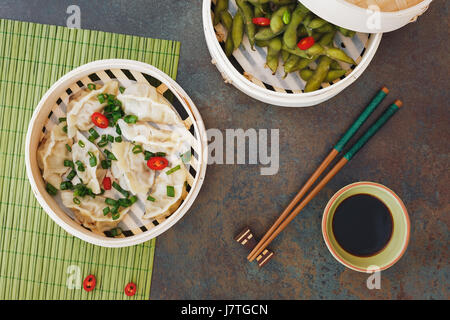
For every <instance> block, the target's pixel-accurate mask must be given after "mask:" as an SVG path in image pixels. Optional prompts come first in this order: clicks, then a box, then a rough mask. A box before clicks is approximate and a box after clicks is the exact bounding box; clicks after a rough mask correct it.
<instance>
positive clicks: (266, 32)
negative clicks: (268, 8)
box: [255, 26, 286, 40]
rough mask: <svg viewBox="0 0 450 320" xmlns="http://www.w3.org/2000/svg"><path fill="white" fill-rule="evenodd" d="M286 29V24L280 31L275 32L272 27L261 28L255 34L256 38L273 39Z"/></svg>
mask: <svg viewBox="0 0 450 320" xmlns="http://www.w3.org/2000/svg"><path fill="white" fill-rule="evenodd" d="M284 30H286V26H285V27H284V28H283V29H281V30H280V31H279V32H277V33H274V32H273V31H272V29H270V27H265V28H261V29H260V30H259V31H258V32H257V33H256V35H255V39H256V40H271V39H273V38H275V37H276V36H279V35H280V34H282V33H283V32H284Z"/></svg>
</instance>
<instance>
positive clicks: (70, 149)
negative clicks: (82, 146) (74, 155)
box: [66, 143, 72, 152]
mask: <svg viewBox="0 0 450 320" xmlns="http://www.w3.org/2000/svg"><path fill="white" fill-rule="evenodd" d="M66 149H67V151H69V152H72V147H71V146H69V145H68V144H67V143H66Z"/></svg>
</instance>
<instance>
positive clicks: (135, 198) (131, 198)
mask: <svg viewBox="0 0 450 320" xmlns="http://www.w3.org/2000/svg"><path fill="white" fill-rule="evenodd" d="M137 200H138V198H137V197H136V196H131V197H130V201H131V204H133V203H135V202H136V201H137Z"/></svg>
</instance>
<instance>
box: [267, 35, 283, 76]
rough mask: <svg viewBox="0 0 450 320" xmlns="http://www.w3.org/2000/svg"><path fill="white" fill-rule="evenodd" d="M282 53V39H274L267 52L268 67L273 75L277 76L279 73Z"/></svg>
mask: <svg viewBox="0 0 450 320" xmlns="http://www.w3.org/2000/svg"><path fill="white" fill-rule="evenodd" d="M280 51H281V40H280V38H274V39H272V40H270V43H269V48H268V50H267V59H266V65H267V66H268V67H269V68H270V70H271V71H272V74H275V72H277V69H278V62H279V57H280Z"/></svg>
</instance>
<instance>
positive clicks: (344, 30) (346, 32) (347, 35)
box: [337, 27, 356, 38]
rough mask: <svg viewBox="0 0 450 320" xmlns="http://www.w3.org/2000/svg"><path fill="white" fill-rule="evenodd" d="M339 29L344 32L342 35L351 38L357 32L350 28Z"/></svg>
mask: <svg viewBox="0 0 450 320" xmlns="http://www.w3.org/2000/svg"><path fill="white" fill-rule="evenodd" d="M337 29H338V30H339V32H340V33H342V35H344V36H346V37H349V38H353V37H354V36H355V34H356V32H355V31H352V30H348V29H345V28H342V27H337Z"/></svg>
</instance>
